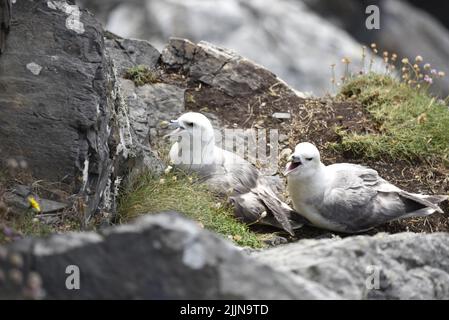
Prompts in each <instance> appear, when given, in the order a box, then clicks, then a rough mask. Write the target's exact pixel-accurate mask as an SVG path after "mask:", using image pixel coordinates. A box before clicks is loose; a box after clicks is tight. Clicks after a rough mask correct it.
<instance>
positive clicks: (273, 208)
mask: <svg viewBox="0 0 449 320" xmlns="http://www.w3.org/2000/svg"><path fill="white" fill-rule="evenodd" d="M253 192H256V193H257V195H258V196H259V198H260V200H262V201H263V203H264V204H265V206H266V207H267V208H268V209H269V210H270V212H271V213H272V214H273V217H274V218H275V219H276V221H277V222H279V224H280V225H281V226H282V228H283V229H284V230H285V231H287V232H288V233H290V234H291V235H294V232H293V227H292V224H291V223H290V220H289V217H290V215H291V213H292V212H293V209H292V208H290V206H288V205H287V204H286V203H284V202H283V201H282V200H280V199H279V198H278V197H277V196H276V195H275V194H274V192H273V191H272V190H271V189H269V188H268V187H266V186H264V185H261V184H259V185H258V186H257V188H255V189H253Z"/></svg>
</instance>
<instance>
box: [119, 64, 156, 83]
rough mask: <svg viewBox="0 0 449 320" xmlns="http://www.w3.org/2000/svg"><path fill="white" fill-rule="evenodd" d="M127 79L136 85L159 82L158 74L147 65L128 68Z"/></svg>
mask: <svg viewBox="0 0 449 320" xmlns="http://www.w3.org/2000/svg"><path fill="white" fill-rule="evenodd" d="M124 77H125V79H129V80H132V81H133V82H134V84H135V85H136V86H138V87H139V86H143V85H145V84H151V83H156V82H158V79H157V75H156V74H155V72H154V71H151V70H150V69H149V68H148V67H147V66H145V65H138V66H135V67H132V68H129V69H128V70H126V73H125V76H124Z"/></svg>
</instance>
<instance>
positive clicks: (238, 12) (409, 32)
mask: <svg viewBox="0 0 449 320" xmlns="http://www.w3.org/2000/svg"><path fill="white" fill-rule="evenodd" d="M78 2H80V3H82V4H84V5H85V6H87V7H88V8H91V9H92V10H93V12H95V13H97V14H99V15H100V19H101V20H102V21H103V22H104V23H105V26H106V29H108V30H110V31H112V32H114V33H117V34H119V35H121V36H123V37H135V38H140V39H146V40H149V41H150V42H151V43H152V44H153V45H155V46H156V47H157V48H159V49H162V47H163V46H164V44H165V42H166V39H167V38H168V37H171V36H176V37H182V38H188V39H191V40H193V41H195V42H198V41H200V40H205V41H208V42H211V43H214V44H217V45H220V46H223V47H227V48H233V49H235V50H237V51H238V52H239V53H241V54H243V55H244V56H246V57H248V58H250V59H251V60H253V61H256V62H257V63H260V64H262V65H264V66H266V67H267V68H268V69H269V70H272V71H273V72H275V73H276V74H277V75H279V76H280V77H281V78H282V79H284V80H285V81H287V82H288V83H289V84H290V85H292V86H293V87H294V88H296V89H298V90H301V91H313V92H314V93H315V94H321V93H323V91H330V90H331V89H332V87H331V84H330V81H329V79H330V77H331V72H330V68H329V66H330V64H332V63H336V64H337V78H338V79H339V78H340V76H342V75H343V74H344V72H343V66H342V65H341V63H339V61H340V59H341V58H343V57H344V56H346V57H348V58H350V59H351V61H352V63H351V66H352V71H353V72H358V71H359V70H360V68H361V62H360V58H361V44H365V45H369V44H370V43H371V42H377V44H378V47H379V48H381V50H388V51H389V52H396V53H397V54H399V55H403V56H408V57H410V58H414V57H416V56H417V55H422V56H423V57H424V58H425V59H426V60H427V61H428V62H430V63H432V64H433V65H434V66H435V67H436V68H440V69H443V70H444V68H447V63H446V60H445V57H447V55H448V49H447V41H448V38H449V32H448V30H447V29H446V28H444V27H443V25H442V24H441V23H439V22H438V21H437V20H436V19H435V18H433V17H432V16H430V15H429V14H427V13H426V12H424V11H422V10H419V9H417V8H415V7H414V6H412V5H410V4H409V3H407V2H406V1H400V0H385V1H382V0H375V1H367V0H363V1H361V0H349V1H344V2H342V3H339V2H336V1H327V0H304V1H297V0H282V1H271V2H268V3H267V1H263V0H250V1H248V0H219V1H215V0H201V1H183V0H172V1H164V0H132V1H123V0H89V1H86V0H79V1H78ZM411 2H414V3H418V2H419V5H420V6H427V7H429V6H433V9H434V10H433V11H437V12H438V15H439V16H440V17H441V16H442V17H445V12H446V11H445V10H443V8H444V7H445V6H446V4H434V3H428V2H425V3H424V2H422V1H411ZM368 5H377V6H379V7H380V12H381V22H380V23H381V29H380V30H367V29H366V28H365V20H366V18H367V14H366V13H365V9H366V7H367V6H368ZM298 17H300V18H298ZM445 21H447V19H446V20H445ZM443 23H444V22H443ZM446 24H447V22H446ZM359 43H360V44H359ZM340 67H341V68H340ZM444 71H446V73H448V71H449V70H444ZM448 81H449V80H447V79H446V80H445V81H438V82H439V83H437V84H435V86H434V88H436V91H437V93H442V95H447V94H449V91H448V89H447V88H448V84H449V82H448Z"/></svg>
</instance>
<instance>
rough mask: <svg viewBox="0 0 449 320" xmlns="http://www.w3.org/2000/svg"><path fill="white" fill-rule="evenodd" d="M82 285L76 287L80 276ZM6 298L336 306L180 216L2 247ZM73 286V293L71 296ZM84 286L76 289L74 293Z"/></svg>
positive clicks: (0, 291) (315, 288) (0, 289)
mask: <svg viewBox="0 0 449 320" xmlns="http://www.w3.org/2000/svg"><path fill="white" fill-rule="evenodd" d="M77 271H79V274H80V278H79V282H77V279H76V278H71V277H72V276H76V272H77ZM0 275H3V278H0V281H2V284H3V285H1V286H0V299H1V298H41V299H42V298H46V299H95V298H96V299H338V298H339V296H338V295H337V294H335V293H334V292H332V291H330V290H327V289H324V287H323V286H322V285H319V284H316V283H315V282H313V281H309V280H306V279H301V278H300V277H297V276H295V277H294V276H292V275H289V274H284V273H281V272H277V271H274V269H273V268H271V267H269V266H267V265H264V264H260V263H258V262H256V261H254V260H253V259H252V258H250V257H248V256H247V255H245V254H244V253H243V252H242V251H241V250H239V249H237V248H236V247H234V246H233V245H232V244H231V243H230V242H227V241H226V240H224V239H222V238H220V237H218V236H216V235H214V234H212V233H210V232H207V231H204V230H203V229H201V228H200V227H199V226H198V225H197V224H196V223H194V222H191V221H188V220H186V219H185V218H182V217H180V216H179V215H176V214H168V213H165V214H160V215H148V216H145V217H142V218H140V219H139V220H137V221H136V222H135V223H133V224H130V225H123V226H119V227H115V228H111V229H108V230H105V231H103V232H102V233H101V234H96V233H78V234H68V235H55V236H52V237H50V238H49V239H45V240H44V239H36V240H32V239H28V240H23V241H20V242H17V243H15V244H14V245H12V246H10V247H7V248H2V247H0ZM67 281H68V284H69V287H71V285H73V287H72V288H75V289H74V290H68V289H67V287H66V283H67ZM78 284H79V289H78V290H76V288H77V285H78Z"/></svg>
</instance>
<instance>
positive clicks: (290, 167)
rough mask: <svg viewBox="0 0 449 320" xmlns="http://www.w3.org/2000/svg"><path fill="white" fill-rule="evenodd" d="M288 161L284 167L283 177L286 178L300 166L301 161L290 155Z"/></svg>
mask: <svg viewBox="0 0 449 320" xmlns="http://www.w3.org/2000/svg"><path fill="white" fill-rule="evenodd" d="M288 160H289V162H288V163H287V165H286V167H285V171H284V176H287V175H288V174H290V173H291V172H292V171H294V170H295V169H296V168H298V167H299V166H300V165H301V164H302V162H301V159H300V158H299V157H295V156H294V155H292V156H291V157H290V158H289V159H288Z"/></svg>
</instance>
